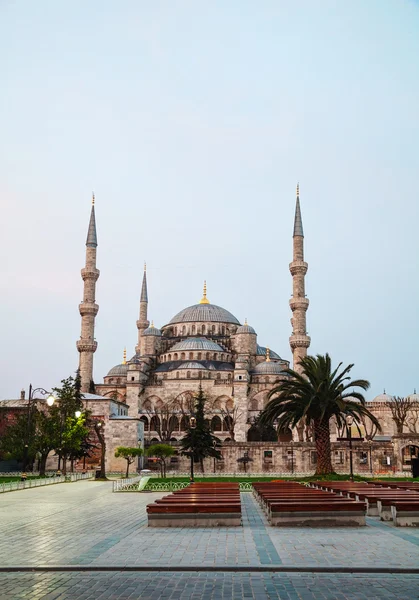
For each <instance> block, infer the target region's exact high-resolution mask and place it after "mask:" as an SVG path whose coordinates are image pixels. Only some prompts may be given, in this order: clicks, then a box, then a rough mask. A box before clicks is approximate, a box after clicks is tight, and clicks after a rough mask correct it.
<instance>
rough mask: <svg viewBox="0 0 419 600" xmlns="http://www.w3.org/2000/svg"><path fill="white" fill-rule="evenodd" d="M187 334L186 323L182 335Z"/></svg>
mask: <svg viewBox="0 0 419 600" xmlns="http://www.w3.org/2000/svg"><path fill="white" fill-rule="evenodd" d="M185 334H186V325H184V326H183V327H182V335H185Z"/></svg>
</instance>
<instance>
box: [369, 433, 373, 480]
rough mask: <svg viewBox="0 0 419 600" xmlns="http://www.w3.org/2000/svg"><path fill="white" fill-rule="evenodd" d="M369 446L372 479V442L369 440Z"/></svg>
mask: <svg viewBox="0 0 419 600" xmlns="http://www.w3.org/2000/svg"><path fill="white" fill-rule="evenodd" d="M368 445H369V447H370V472H371V477H372V475H373V472H372V440H368Z"/></svg>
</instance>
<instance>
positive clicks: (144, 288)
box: [140, 267, 148, 302]
mask: <svg viewBox="0 0 419 600" xmlns="http://www.w3.org/2000/svg"><path fill="white" fill-rule="evenodd" d="M140 302H148V294H147V273H146V270H145V267H144V275H143V283H142V286H141V298H140Z"/></svg>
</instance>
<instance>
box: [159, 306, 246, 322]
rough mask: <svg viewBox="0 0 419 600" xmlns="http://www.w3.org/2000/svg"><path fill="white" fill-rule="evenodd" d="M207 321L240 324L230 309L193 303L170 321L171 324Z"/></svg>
mask: <svg viewBox="0 0 419 600" xmlns="http://www.w3.org/2000/svg"><path fill="white" fill-rule="evenodd" d="M196 321H199V322H202V321H203V322H205V321H210V322H212V323H234V325H240V323H239V321H238V320H237V319H236V317H235V316H234V315H232V314H231V313H230V312H229V311H228V310H226V309H225V308H222V307H221V306H217V305H216V304H193V305H192V306H188V307H187V308H184V309H183V310H181V311H180V312H178V313H177V315H175V316H174V317H173V319H171V320H170V321H169V324H170V325H172V324H175V323H191V322H196Z"/></svg>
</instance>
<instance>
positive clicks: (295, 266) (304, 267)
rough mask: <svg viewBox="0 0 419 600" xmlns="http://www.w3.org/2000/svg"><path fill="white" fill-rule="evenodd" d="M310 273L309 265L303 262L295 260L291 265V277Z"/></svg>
mask: <svg viewBox="0 0 419 600" xmlns="http://www.w3.org/2000/svg"><path fill="white" fill-rule="evenodd" d="M307 271H308V264H307V263H306V262H304V261H303V260H294V261H293V262H292V263H290V272H291V275H293V276H294V275H305V274H306V273H307Z"/></svg>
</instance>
